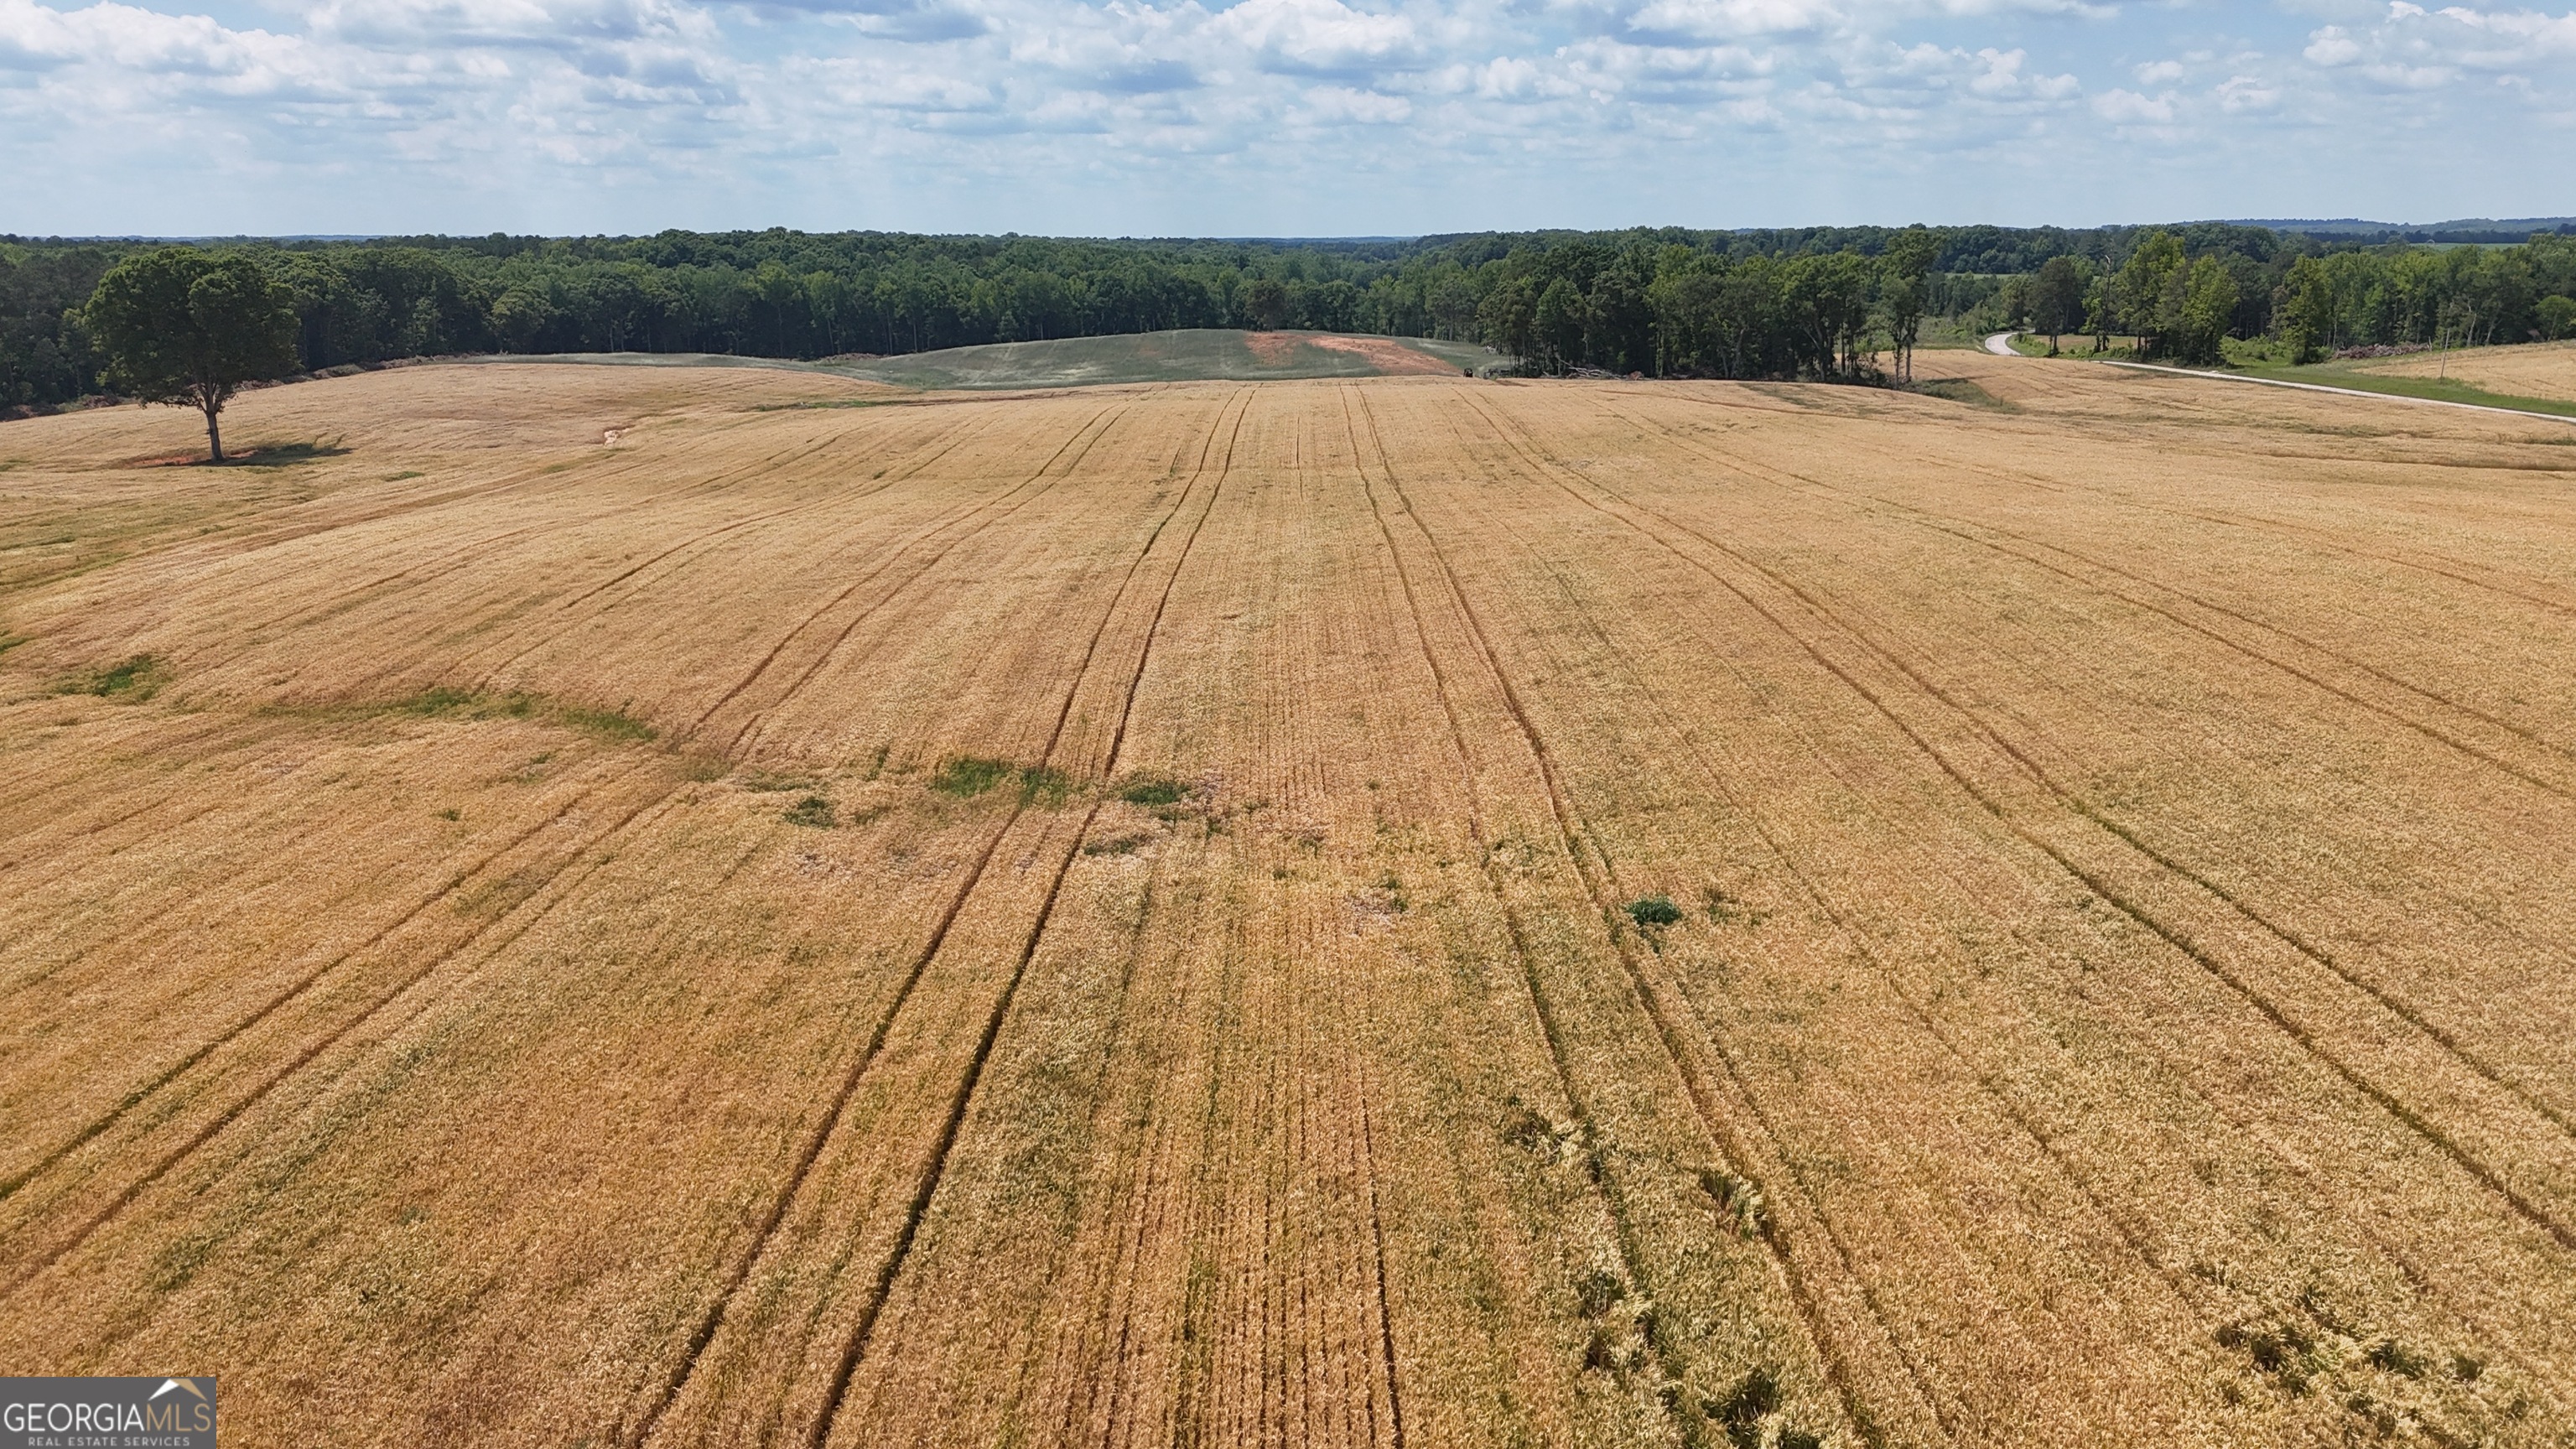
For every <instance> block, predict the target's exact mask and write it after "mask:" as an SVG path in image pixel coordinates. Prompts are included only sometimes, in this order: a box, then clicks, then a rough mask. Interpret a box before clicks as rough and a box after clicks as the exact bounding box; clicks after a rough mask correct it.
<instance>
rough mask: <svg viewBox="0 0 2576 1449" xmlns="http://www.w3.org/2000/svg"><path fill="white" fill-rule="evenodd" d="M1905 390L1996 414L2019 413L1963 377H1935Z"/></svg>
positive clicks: (2010, 405)
mask: <svg viewBox="0 0 2576 1449" xmlns="http://www.w3.org/2000/svg"><path fill="white" fill-rule="evenodd" d="M1906 390H1907V391H1908V392H1919V393H1924V394H1927V395H1929V396H1932V397H1937V398H1941V399H1943V400H1945V401H1948V402H1955V403H1966V404H1968V405H1969V406H1970V407H1980V408H1993V409H1994V410H1995V411H1997V412H2005V413H2014V412H2019V411H2021V409H2019V408H2017V407H2014V406H2013V405H2012V404H2011V403H2008V402H2005V401H2004V400H2003V399H2002V398H1999V397H1997V396H1995V395H1994V394H1993V393H1990V392H1988V391H1986V390H1985V389H1984V388H1982V387H1979V386H1978V385H1977V384H1976V383H1974V382H1972V381H1970V380H1969V379H1967V378H1964V377H1936V378H1933V379H1931V380H1929V381H1926V382H1917V383H1912V384H1910V385H1908V387H1907V389H1906Z"/></svg>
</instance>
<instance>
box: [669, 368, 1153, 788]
mask: <svg viewBox="0 0 2576 1449" xmlns="http://www.w3.org/2000/svg"><path fill="white" fill-rule="evenodd" d="M1125 414H1126V409H1125V408H1120V407H1116V406H1115V405H1113V406H1110V407H1104V408H1102V409H1101V410H1100V411H1099V412H1097V413H1094V414H1092V415H1091V417H1090V418H1089V419H1087V420H1085V421H1084V423H1083V424H1082V426H1081V427H1079V428H1076V429H1074V431H1073V434H1072V435H1071V436H1070V437H1068V438H1066V439H1065V441H1064V443H1063V444H1062V445H1061V446H1059V447H1058V448H1057V449H1056V451H1055V452H1054V453H1052V454H1050V455H1049V456H1048V458H1047V460H1046V461H1045V462H1044V463H1041V464H1039V465H1038V467H1037V468H1035V469H1034V470H1032V471H1031V472H1030V474H1029V476H1028V477H1026V478H1023V479H1021V480H1020V481H1019V482H1017V483H1015V484H1013V485H1011V486H1010V487H1009V488H1006V489H1004V490H1002V491H1001V492H1000V493H998V494H995V495H993V496H991V497H987V498H983V499H980V500H977V501H975V502H973V503H971V504H966V505H961V506H960V507H959V508H956V509H951V510H950V511H949V512H947V513H945V514H942V515H941V516H940V517H939V518H937V519H935V520H933V521H932V522H930V523H928V524H925V525H923V526H922V527H920V528H917V529H915V530H913V532H912V534H911V535H910V536H909V537H907V538H905V539H904V540H903V541H902V542H900V543H898V544H896V545H895V546H894V547H893V548H892V549H890V550H888V552H887V555H886V558H885V561H884V562H882V563H880V564H878V565H877V566H876V567H874V568H872V569H870V570H868V571H867V572H866V573H864V574H862V575H860V576H859V577H858V578H856V579H854V580H852V581H851V582H850V583H849V585H848V586H847V587H845V588H843V589H841V591H840V592H838V593H836V594H834V595H832V596H831V597H830V598H828V599H826V600H824V601H823V602H822V603H821V604H820V605H819V606H817V607H816V608H815V609H814V610H813V612H811V613H809V614H807V615H806V616H805V617H804V618H803V619H801V620H799V621H797V623H796V624H795V626H794V627H792V628H790V629H788V630H787V631H786V632H785V633H783V634H781V635H779V637H778V642H777V643H776V644H773V645H771V646H770V647H769V651H768V652H767V653H765V654H763V655H761V656H760V659H759V660H758V662H756V663H754V664H753V665H752V666H751V668H749V669H748V670H745V671H744V672H743V675H742V677H741V678H740V679H737V680H735V681H734V682H733V684H732V685H731V686H730V687H728V688H727V689H726V690H725V692H724V693H722V694H720V695H718V696H716V699H715V701H714V702H713V703H712V704H709V705H708V706H707V707H706V708H705V709H704V710H703V711H701V712H700V713H699V715H698V717H697V718H696V719H695V720H692V721H690V723H689V727H688V729H687V731H686V732H685V734H684V736H683V737H684V738H692V739H694V738H695V737H696V736H697V733H698V731H700V730H702V729H704V728H706V724H707V721H709V720H711V719H713V718H715V716H716V713H717V711H719V710H722V709H723V708H724V707H725V706H726V705H728V704H731V703H732V702H733V701H734V699H735V698H736V697H737V696H739V695H740V694H741V693H742V692H743V691H744V690H746V689H749V688H750V687H751V686H752V685H753V684H755V683H757V682H758V681H759V679H760V677H761V676H762V675H763V674H766V673H768V672H769V667H770V666H771V665H772V664H775V663H777V662H778V657H779V655H781V654H783V653H785V652H786V650H787V646H789V645H790V644H793V643H795V642H796V638H797V636H798V635H800V634H803V633H804V632H805V631H806V630H808V629H810V628H813V627H814V626H815V624H817V623H819V622H820V621H821V620H822V619H823V617H824V616H825V615H826V614H829V613H830V612H831V611H832V610H834V609H836V608H839V607H840V606H841V605H842V604H843V603H844V602H846V601H847V600H848V599H849V598H850V596H851V595H853V594H855V593H857V592H858V591H859V590H861V589H863V588H866V587H867V586H868V585H869V584H870V583H872V582H874V581H875V580H876V579H877V578H878V577H879V576H880V575H882V574H884V573H885V571H886V570H888V569H890V568H892V567H894V565H895V564H896V562H897V561H899V560H900V559H901V558H902V557H903V555H904V553H905V551H906V550H908V549H910V548H911V547H912V546H913V545H914V544H916V543H919V542H921V541H922V540H923V539H926V538H930V537H932V536H933V535H936V534H937V533H939V532H940V531H941V530H943V529H947V528H950V527H953V526H955V525H957V524H959V523H962V522H964V521H965V520H967V519H971V518H973V517H974V516H975V515H977V514H979V513H981V512H983V511H984V510H985V509H988V508H991V507H993V506H994V505H996V504H998V503H1001V502H1002V501H1004V500H1006V499H1008V498H1010V497H1011V496H1012V495H1013V494H1016V493H1018V492H1020V491H1021V490H1022V489H1025V488H1027V487H1029V486H1030V485H1031V484H1034V483H1037V482H1040V481H1041V480H1045V479H1047V475H1048V473H1049V471H1050V470H1052V469H1053V468H1055V466H1056V464H1057V463H1058V462H1059V461H1061V460H1062V459H1063V458H1064V455H1065V454H1066V453H1067V452H1073V455H1074V456H1073V461H1072V462H1071V463H1069V464H1066V472H1067V473H1070V472H1071V470H1072V469H1073V468H1076V467H1079V466H1081V463H1082V460H1083V459H1084V458H1086V457H1088V456H1089V455H1090V452H1091V448H1092V446H1093V445H1094V444H1096V443H1098V442H1099V441H1100V439H1101V438H1102V437H1103V436H1105V435H1106V434H1107V433H1108V432H1109V430H1110V429H1111V428H1114V427H1116V426H1117V425H1118V419H1119V418H1120V417H1123V416H1125ZM1103 419H1107V421H1106V422H1103V421H1102V420H1103ZM1095 426H1096V428H1097V430H1096V431H1095ZM1077 447H1078V451H1077ZM1062 477H1063V475H1058V477H1057V479H1056V480H1054V481H1061V479H1062ZM1052 486H1053V482H1050V483H1049V487H1052ZM1046 491H1047V490H1046V489H1043V488H1042V489H1040V490H1039V493H1038V494H1037V495H1032V496H1033V497H1034V496H1040V495H1043V494H1044V493H1045V492H1046ZM1027 501H1028V500H1026V499H1023V500H1022V501H1021V506H1023V507H1024V506H1026V504H1027ZM1018 511H1019V509H1018V508H1016V507H1015V508H1013V509H1011V510H1009V512H1007V513H1004V514H1003V515H1001V516H1002V517H1005V518H1007V517H1009V516H1010V514H1012V513H1017V512H1018ZM996 521H998V520H992V519H988V520H986V521H985V522H984V523H983V524H979V525H977V526H975V527H973V528H969V529H968V530H966V531H965V532H964V533H961V534H959V535H957V536H956V537H955V538H952V539H950V540H949V541H948V542H947V543H945V544H943V545H941V546H940V548H939V551H938V552H936V553H934V554H932V555H931V556H930V558H929V559H928V560H927V561H926V562H924V563H923V564H922V566H921V567H920V568H918V569H915V570H913V572H912V573H911V574H909V575H907V576H905V577H904V578H903V579H901V580H899V581H897V582H896V584H895V585H894V587H893V588H891V589H889V590H887V591H886V593H885V596H884V597H883V598H880V599H878V600H877V601H876V602H874V603H872V604H869V605H868V606H867V607H865V608H863V609H861V610H860V611H859V613H858V615H857V616H856V617H855V618H853V619H851V621H850V622H849V624H848V625H847V626H845V627H844V628H843V629H842V630H841V632H840V633H839V634H838V635H836V636H835V637H834V638H833V640H832V642H831V644H830V645H828V646H826V647H825V648H824V650H823V652H822V653H821V654H819V655H817V656H816V657H815V660H814V662H813V663H812V664H810V665H808V666H807V667H806V669H805V672H804V673H802V674H800V675H798V676H797V677H796V680H795V682H794V683H792V684H790V685H788V686H787V688H786V689H784V690H782V691H780V692H779V695H778V698H777V699H775V700H772V701H771V702H770V704H769V705H768V706H767V707H766V708H764V709H759V710H755V711H753V712H752V715H751V718H749V719H748V720H745V721H744V722H743V725H742V727H741V728H740V729H738V730H736V731H734V736H733V739H732V740H731V741H729V742H728V743H727V744H726V746H725V753H726V755H727V756H728V757H729V758H731V757H734V756H735V755H736V754H737V753H738V752H739V751H740V750H741V749H742V748H743V747H744V744H745V741H746V739H747V738H748V737H751V736H752V735H753V734H754V732H755V731H756V730H757V729H758V728H759V727H760V725H761V724H762V723H764V722H765V721H766V719H767V717H768V716H769V714H771V713H772V712H774V711H775V710H776V709H777V708H778V706H779V705H781V704H783V703H785V702H786V701H787V700H788V699H789V698H791V697H793V696H794V694H795V693H796V691H797V690H799V689H801V688H803V687H804V686H805V684H806V683H807V681H809V680H811V679H812V678H813V677H814V676H815V675H816V674H817V673H819V672H820V671H821V670H822V668H823V665H824V664H825V662H827V661H828V660H830V659H831V657H832V656H833V654H834V653H836V652H837V651H838V650H839V649H840V647H841V646H842V645H843V644H844V643H846V642H848V640H849V638H850V636H851V635H852V634H854V633H856V632H857V631H858V629H859V626H860V625H862V624H864V623H866V622H867V621H868V620H869V619H870V618H873V617H874V616H875V614H876V612H877V610H879V609H881V608H883V607H884V606H885V605H886V604H887V603H889V602H891V601H892V600H893V599H894V598H895V597H896V596H897V595H899V594H901V593H902V592H903V590H904V589H905V588H907V587H909V586H910V585H911V584H912V583H914V582H915V581H917V580H919V579H921V578H923V577H925V576H927V575H928V574H929V573H930V571H931V570H932V569H934V568H937V567H938V566H939V563H940V561H941V560H943V559H945V558H947V557H948V555H949V553H950V552H952V551H953V550H954V549H956V548H957V546H958V545H960V544H962V543H964V542H966V541H967V540H968V539H971V538H974V537H976V536H978V535H980V534H981V533H982V532H983V531H984V529H985V528H988V527H990V526H991V525H992V523H993V522H996ZM1067 707H1068V708H1070V707H1071V706H1070V705H1068V706H1067ZM1049 747H1050V748H1052V747H1053V740H1052V739H1050V740H1049Z"/></svg>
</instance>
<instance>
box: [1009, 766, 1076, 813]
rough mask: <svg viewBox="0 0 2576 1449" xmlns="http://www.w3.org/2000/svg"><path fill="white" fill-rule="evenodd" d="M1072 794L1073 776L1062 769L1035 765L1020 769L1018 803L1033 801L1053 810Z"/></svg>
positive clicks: (1024, 803)
mask: <svg viewBox="0 0 2576 1449" xmlns="http://www.w3.org/2000/svg"><path fill="white" fill-rule="evenodd" d="M1072 795H1073V777H1072V776H1070V775H1068V774H1066V773H1064V772H1063V771H1062V770H1050V769H1048V768H1047V767H1046V766H1044V765H1036V766H1032V767H1030V768H1028V769H1025V770H1022V771H1020V803H1021V804H1023V805H1026V804H1029V803H1031V802H1032V801H1034V802H1037V803H1041V804H1043V805H1045V806H1046V807H1047V808H1048V809H1050V810H1053V809H1055V808H1057V807H1059V806H1061V805H1063V804H1064V802H1065V801H1066V800H1067V799H1069V798H1071V797H1072Z"/></svg>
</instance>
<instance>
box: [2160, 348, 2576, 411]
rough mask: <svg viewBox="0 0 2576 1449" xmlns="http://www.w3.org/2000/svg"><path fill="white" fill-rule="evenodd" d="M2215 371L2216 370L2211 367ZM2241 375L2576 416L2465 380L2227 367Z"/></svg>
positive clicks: (2554, 403) (2544, 401) (2545, 401)
mask: <svg viewBox="0 0 2576 1449" xmlns="http://www.w3.org/2000/svg"><path fill="white" fill-rule="evenodd" d="M2211 370H2212V371H2216V370H2217V369H2211ZM2226 370H2227V371H2229V372H2232V373H2235V374H2237V375H2238V376H2241V377H2259V378H2266V379H2269V380H2271V381H2274V382H2307V383H2315V384H2317V385H2319V386H2322V387H2348V388H2351V389H2352V390H2353V391H2355V392H2378V393H2386V394H2388V395H2389V396H2391V397H2414V398H2424V399H2427V400H2429V401H2432V402H2453V403H2472V404H2475V405H2476V406H2478V407H2487V408H2506V409H2509V410H2511V411H2514V412H2523V413H2548V414H2550V415H2551V416H2553V417H2561V418H2576V402H2561V401H2559V400H2558V399H2556V398H2546V397H2514V396H2512V395H2510V394H2507V393H2499V392H2488V391H2487V390H2485V389H2484V388H2477V387H2471V386H2469V385H2468V384H2467V383H2464V382H2454V381H2451V380H2450V379H2448V378H2437V377H2390V376H2387V375H2385V374H2382V373H2375V372H2345V371H2341V370H2338V369H2335V368H2331V367H2293V366H2290V365H2288V364H2286V363H2277V362H2275V363H2256V364H2252V365H2247V366H2237V367H2231V368H2228V369H2226Z"/></svg>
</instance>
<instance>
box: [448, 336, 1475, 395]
mask: <svg viewBox="0 0 2576 1449" xmlns="http://www.w3.org/2000/svg"><path fill="white" fill-rule="evenodd" d="M1505 360H1506V359H1504V358H1501V357H1498V356H1496V355H1495V353H1494V351H1493V349H1491V348H1489V347H1484V346H1480V345H1478V344H1476V343H1472V342H1443V341H1439V340H1437V339H1434V338H1428V337H1400V338H1399V337H1377V336H1367V335H1355V334H1349V333H1333V332H1244V331H1239V330H1235V329H1232V328H1218V327H1197V328H1186V329H1182V330H1179V331H1173V332H1145V333H1137V334H1132V335H1127V336H1119V337H1067V338H1059V339H1055V340H1052V341H1046V342H997V343H993V344H991V345H989V346H983V347H951V348H945V349H943V350H940V351H937V352H913V353H906V354H903V355H901V356H897V357H884V358H868V359H833V360H828V361H823V362H785V361H780V360H777V359H772V358H761V357H719V356H711V355H705V354H698V353H689V354H685V355H679V354H658V353H645V352H621V353H570V354H566V355H564V356H561V357H554V358H522V357H509V358H499V357H496V358H490V359H486V361H488V362H492V363H500V364H505V365H516V364H520V363H526V362H531V361H535V362H566V363H580V364H597V363H610V364H617V365H622V366H630V367H704V366H718V367H761V368H785V369H788V370H792V371H802V372H820V373H828V374H832V375H835V376H839V377H849V378H858V379H862V380H865V381H869V382H882V383H889V384H892V385H893V386H896V387H906V388H919V389H924V390H932V391H958V390H964V391H987V390H998V389H1014V388H1038V387H1079V386H1083V385H1086V384H1095V383H1137V382H1192V381H1223V382H1264V381H1280V382H1284V381H1291V380H1296V379H1301V378H1327V377H1388V376H1407V375H1414V374H1427V375H1441V376H1450V375H1456V374H1459V373H1463V372H1470V371H1475V370H1478V369H1482V368H1487V367H1492V366H1494V365H1496V364H1497V363H1500V362H1503V361H1505Z"/></svg>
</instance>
